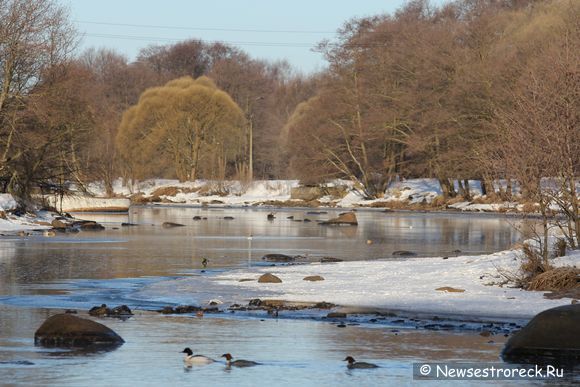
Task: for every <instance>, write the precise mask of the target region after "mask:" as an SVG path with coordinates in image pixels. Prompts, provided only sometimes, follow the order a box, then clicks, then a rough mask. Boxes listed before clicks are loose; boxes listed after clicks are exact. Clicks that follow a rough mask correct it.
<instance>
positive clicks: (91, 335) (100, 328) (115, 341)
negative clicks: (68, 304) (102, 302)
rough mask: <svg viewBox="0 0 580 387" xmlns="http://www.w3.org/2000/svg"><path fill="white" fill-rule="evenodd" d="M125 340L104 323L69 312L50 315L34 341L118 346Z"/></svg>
mask: <svg viewBox="0 0 580 387" xmlns="http://www.w3.org/2000/svg"><path fill="white" fill-rule="evenodd" d="M124 342H125V341H124V340H123V339H122V338H121V336H119V335H118V334H116V333H115V332H114V331H113V330H112V329H109V328H107V327H106V326H104V325H103V324H99V323H98V322H95V321H92V320H88V319H84V318H80V317H77V316H74V315H72V314H68V313H65V314H56V315H54V316H51V317H49V318H48V319H47V320H46V321H45V322H44V323H43V324H42V325H41V326H40V328H38V330H37V331H36V332H35V333H34V343H35V344H36V345H43V346H56V347H89V346H117V345H121V344H123V343H124Z"/></svg>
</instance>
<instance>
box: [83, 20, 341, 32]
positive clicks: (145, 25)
mask: <svg viewBox="0 0 580 387" xmlns="http://www.w3.org/2000/svg"><path fill="white" fill-rule="evenodd" d="M73 21H74V22H75V23H81V24H98V25H104V26H119V27H137V28H157V29H166V30H189V31H225V32H257V33H281V34H336V31H309V30H261V29H243V28H201V27H179V26H158V25H150V24H127V23H109V22H97V21H87V20H73Z"/></svg>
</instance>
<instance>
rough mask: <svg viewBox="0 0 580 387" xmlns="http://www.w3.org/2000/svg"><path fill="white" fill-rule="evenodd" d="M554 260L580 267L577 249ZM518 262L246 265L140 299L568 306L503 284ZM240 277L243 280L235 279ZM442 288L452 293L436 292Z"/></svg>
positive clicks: (484, 308) (515, 309)
mask: <svg viewBox="0 0 580 387" xmlns="http://www.w3.org/2000/svg"><path fill="white" fill-rule="evenodd" d="M556 262H557V264H558V265H576V266H580V251H576V252H573V253H572V254H571V255H569V256H567V257H563V258H559V259H558V261H556ZM519 264H520V261H519V258H518V252H516V251H503V252H499V253H495V254H491V255H481V256H464V257H456V258H449V259H442V258H413V259H408V260H397V261H356V262H340V263H335V264H307V265H295V266H277V267H261V268H249V269H242V270H235V271H228V272H225V273H222V274H218V275H215V276H211V277H207V276H206V277H188V278H181V279H178V280H171V281H165V282H162V283H157V284H155V285H152V286H151V287H148V288H146V289H144V290H143V291H142V292H141V293H140V296H141V297H144V298H157V299H163V300H173V302H177V303H182V304H191V303H193V302H200V303H203V302H207V301H208V300H209V299H212V298H213V299H216V298H217V299H221V301H223V302H238V303H240V302H247V301H248V300H249V299H251V298H256V297H258V298H268V299H279V300H286V301H293V302H321V301H326V302H331V303H334V304H337V305H341V306H352V307H360V308H371V309H372V308H376V309H390V310H400V311H406V312H409V313H433V314H439V315H459V316H467V317H474V318H494V319H500V320H501V319H502V318H510V319H511V318H526V319H527V318H530V317H532V316H534V315H535V314H537V313H539V312H540V311H542V310H544V309H548V308H551V307H555V306H560V305H566V304H570V299H569V298H564V299H560V300H548V299H545V298H544V297H543V293H544V292H529V291H524V290H521V289H515V288H510V287H509V285H503V286H501V285H500V283H501V282H502V281H503V278H502V277H501V276H500V275H499V273H498V269H502V270H508V271H511V272H516V271H517V268H518V267H519ZM267 272H269V273H273V274H274V275H276V276H278V277H279V278H281V279H282V283H274V284H269V283H258V282H257V281H256V279H257V278H258V277H259V276H260V275H262V274H264V273H267ZM312 275H320V276H322V277H323V278H324V280H323V281H317V282H309V281H304V280H303V278H304V277H306V276H312ZM241 279H245V281H244V282H240V280H241ZM248 279H253V280H254V281H247V280H248ZM446 287H448V288H452V289H451V290H452V291H444V290H437V289H439V288H446ZM448 290H449V289H448ZM453 290H457V291H453ZM460 290H463V291H460ZM205 298H207V299H205Z"/></svg>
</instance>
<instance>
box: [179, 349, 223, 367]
mask: <svg viewBox="0 0 580 387" xmlns="http://www.w3.org/2000/svg"><path fill="white" fill-rule="evenodd" d="M181 353H185V357H184V358H183V362H184V363H185V364H186V365H189V366H190V365H193V364H198V365H202V364H211V363H213V362H215V360H214V359H212V358H209V357H207V356H203V355H194V354H193V351H192V350H191V349H190V348H189V347H188V348H185V349H184V350H183V351H181Z"/></svg>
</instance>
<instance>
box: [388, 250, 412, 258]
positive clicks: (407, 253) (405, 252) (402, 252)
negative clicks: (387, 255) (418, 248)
mask: <svg viewBox="0 0 580 387" xmlns="http://www.w3.org/2000/svg"><path fill="white" fill-rule="evenodd" d="M393 255H394V256H395V257H414V256H416V255H417V254H416V253H414V252H412V251H408V250H397V251H393Z"/></svg>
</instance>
